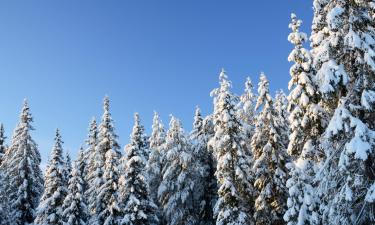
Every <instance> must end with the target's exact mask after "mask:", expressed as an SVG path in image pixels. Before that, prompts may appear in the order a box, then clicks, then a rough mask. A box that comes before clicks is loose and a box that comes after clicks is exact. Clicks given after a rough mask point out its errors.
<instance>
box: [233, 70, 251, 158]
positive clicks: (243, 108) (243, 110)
mask: <svg viewBox="0 0 375 225" xmlns="http://www.w3.org/2000/svg"><path fill="white" fill-rule="evenodd" d="M253 89H254V87H253V83H252V82H251V79H250V77H247V78H246V82H245V91H244V93H243V94H242V95H241V96H240V103H239V104H238V106H237V114H238V118H239V119H240V121H241V123H242V124H241V130H242V132H243V133H244V135H245V138H246V143H247V145H246V148H247V151H248V152H249V154H251V146H250V142H251V137H252V136H253V133H254V122H255V115H256V112H255V103H256V95H255V94H254V91H253Z"/></svg>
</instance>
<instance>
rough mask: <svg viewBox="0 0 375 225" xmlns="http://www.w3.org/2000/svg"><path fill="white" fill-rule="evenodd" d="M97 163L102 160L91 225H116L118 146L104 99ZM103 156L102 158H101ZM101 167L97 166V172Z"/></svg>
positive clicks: (117, 209) (118, 214)
mask: <svg viewBox="0 0 375 225" xmlns="http://www.w3.org/2000/svg"><path fill="white" fill-rule="evenodd" d="M96 148H97V149H96V151H97V153H96V154H97V157H98V159H97V162H96V163H98V164H101V163H102V162H103V161H102V159H100V158H103V159H104V171H103V176H102V178H101V177H100V175H99V174H100V173H101V172H100V171H97V175H98V176H96V178H95V181H94V183H95V185H96V186H98V188H97V190H95V191H97V193H96V194H97V195H96V196H95V201H94V202H95V203H94V210H93V211H94V214H95V215H94V216H93V217H92V218H93V222H92V223H93V224H98V225H99V224H100V225H102V224H105V225H111V224H117V223H118V220H119V218H120V216H121V212H120V208H119V202H118V201H119V199H118V179H119V177H120V176H119V170H118V169H119V160H120V157H121V152H120V150H119V149H120V145H119V144H118V142H117V135H116V133H115V129H114V125H113V120H112V117H111V114H110V112H109V99H108V97H105V98H104V114H103V116H102V121H101V123H100V126H99V133H98V144H97V147H96ZM103 155H104V156H103ZM102 166H103V165H98V168H97V170H99V169H101V167H102Z"/></svg>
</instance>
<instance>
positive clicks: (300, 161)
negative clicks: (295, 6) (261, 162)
mask: <svg viewBox="0 0 375 225" xmlns="http://www.w3.org/2000/svg"><path fill="white" fill-rule="evenodd" d="M291 19H292V22H291V23H290V24H289V28H291V29H292V33H291V34H290V35H289V37H288V39H289V41H290V42H291V43H292V44H293V45H294V49H293V51H292V52H291V53H290V55H289V58H288V60H289V61H293V62H294V64H293V66H292V67H291V69H290V75H291V80H290V82H289V89H291V91H290V94H289V96H288V99H289V103H288V111H289V113H290V116H289V124H290V129H291V134H290V136H289V145H288V153H289V156H290V157H291V158H292V159H293V160H294V161H293V162H291V163H289V164H288V165H287V167H288V169H289V171H290V172H289V176H290V177H289V179H288V181H287V188H289V196H288V201H287V203H288V204H287V205H288V210H287V211H286V213H285V215H284V219H285V221H286V222H288V225H297V224H306V225H310V224H311V225H313V224H320V222H319V214H318V204H319V201H318V199H317V198H316V194H315V186H316V182H314V176H315V170H316V165H317V163H318V160H319V157H318V151H317V147H316V146H317V140H318V138H319V135H320V134H321V132H322V131H321V130H322V128H321V122H320V120H321V118H322V110H321V108H320V107H319V106H318V105H317V101H318V100H319V98H320V97H319V93H318V92H317V88H316V86H315V84H314V83H313V80H314V79H313V78H314V76H313V68H312V65H311V64H312V58H311V55H310V53H309V51H307V50H306V49H304V48H303V43H304V42H305V41H306V40H307V35H306V34H305V33H303V32H300V31H299V28H300V26H301V24H302V21H301V20H298V19H297V16H296V15H295V14H292V16H291Z"/></svg>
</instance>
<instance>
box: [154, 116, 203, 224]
mask: <svg viewBox="0 0 375 225" xmlns="http://www.w3.org/2000/svg"><path fill="white" fill-rule="evenodd" d="M163 149H164V151H165V159H164V160H163V168H162V174H163V180H162V182H161V184H160V186H159V190H158V197H159V202H160V204H161V208H162V213H163V220H164V221H162V224H167V225H182V224H197V223H198V220H199V218H198V214H197V212H196V209H195V208H194V206H193V201H194V195H193V192H194V190H195V187H196V185H195V184H196V183H195V174H194V168H193V167H192V166H191V165H192V163H193V160H194V159H193V150H192V146H191V144H190V143H189V141H188V139H187V138H186V136H185V133H184V131H183V129H182V126H181V123H180V121H179V120H178V119H176V118H175V117H173V116H172V118H171V121H170V124H169V130H168V132H167V136H166V140H165V144H164V146H163Z"/></svg>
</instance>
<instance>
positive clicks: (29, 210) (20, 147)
mask: <svg viewBox="0 0 375 225" xmlns="http://www.w3.org/2000/svg"><path fill="white" fill-rule="evenodd" d="M32 122H33V117H32V116H31V113H30V109H29V106H28V104H27V101H26V100H25V102H24V105H23V108H22V112H21V116H20V122H19V123H18V125H17V127H16V129H15V131H14V134H13V137H12V141H11V145H10V146H9V148H8V149H7V150H6V152H5V154H4V156H3V162H2V164H1V168H2V170H3V171H4V181H3V183H4V186H3V187H4V189H5V191H4V195H5V196H2V197H1V204H3V206H5V205H6V207H2V208H9V218H10V222H11V224H15V225H17V224H19V225H21V224H22V225H23V224H27V223H32V222H33V221H34V217H35V209H36V208H37V206H38V204H39V199H40V195H41V194H42V192H43V175H42V172H41V170H40V167H39V166H40V162H41V158H40V153H39V150H38V148H37V144H36V143H35V142H34V140H33V139H32V137H31V134H30V133H31V131H32V130H34V128H33V127H32V125H31V123H32Z"/></svg>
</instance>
